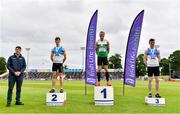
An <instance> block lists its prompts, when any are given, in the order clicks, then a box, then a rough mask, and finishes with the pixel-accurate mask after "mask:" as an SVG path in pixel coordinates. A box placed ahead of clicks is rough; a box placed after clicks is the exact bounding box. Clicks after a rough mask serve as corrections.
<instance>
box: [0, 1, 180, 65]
mask: <svg viewBox="0 0 180 114" xmlns="http://www.w3.org/2000/svg"><path fill="white" fill-rule="evenodd" d="M0 1H1V2H0V56H4V57H6V58H7V57H8V56H9V55H11V54H12V53H13V51H14V47H15V46H16V45H21V46H22V47H23V48H25V47H30V48H31V51H30V68H51V61H50V59H49V58H50V57H49V55H50V50H51V49H52V47H53V46H54V38H55V37H56V36H60V37H61V39H62V45H63V46H64V47H65V49H66V50H67V54H68V59H67V62H66V64H67V65H68V66H69V67H70V68H81V64H82V63H81V61H82V60H81V51H80V47H81V46H85V43H86V34H87V27H88V24H89V21H90V18H91V16H92V14H93V13H94V11H95V10H96V9H98V11H99V13H98V29H97V34H98V32H99V31H100V30H103V31H105V32H106V36H105V37H106V39H108V40H109V41H110V43H111V53H110V55H111V54H114V53H120V54H121V55H122V56H123V63H124V56H125V50H126V44H127V39H128V34H129V29H130V27H131V24H132V22H133V20H134V18H135V16H136V15H137V14H138V13H139V12H140V11H141V10H142V9H144V10H145V15H144V22H143V29H142V35H141V40H140V45H139V53H143V52H144V50H145V49H147V48H148V40H149V38H155V39H156V43H157V44H158V45H160V50H161V55H162V57H168V56H169V54H171V53H172V52H173V51H175V50H177V49H180V34H178V32H179V31H180V15H179V11H180V7H179V6H180V1H179V0H173V1H172V0H151V1H150V0H149V1H148V0H0ZM97 39H98V36H97ZM23 55H24V56H25V57H26V52H25V49H24V50H23Z"/></svg>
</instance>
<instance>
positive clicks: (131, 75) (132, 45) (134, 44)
mask: <svg viewBox="0 0 180 114" xmlns="http://www.w3.org/2000/svg"><path fill="white" fill-rule="evenodd" d="M143 17H144V10H142V11H141V12H140V13H139V14H138V15H137V16H136V18H135V19H134V21H133V24H132V26H131V29H130V32H129V36H128V41H127V47H126V57H125V64H124V81H123V96H124V94H125V85H130V86H133V87H135V85H136V57H137V52H138V46H139V41H140V36H141V28H142V22H143Z"/></svg>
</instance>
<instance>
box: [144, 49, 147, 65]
mask: <svg viewBox="0 0 180 114" xmlns="http://www.w3.org/2000/svg"><path fill="white" fill-rule="evenodd" d="M144 63H145V64H147V50H146V51H145V52H144Z"/></svg>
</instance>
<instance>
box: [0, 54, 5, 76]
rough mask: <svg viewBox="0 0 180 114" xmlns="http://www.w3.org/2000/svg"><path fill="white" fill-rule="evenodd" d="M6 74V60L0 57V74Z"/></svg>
mask: <svg viewBox="0 0 180 114" xmlns="http://www.w3.org/2000/svg"><path fill="white" fill-rule="evenodd" d="M5 72H6V59H5V58H4V57H0V74H3V73H5Z"/></svg>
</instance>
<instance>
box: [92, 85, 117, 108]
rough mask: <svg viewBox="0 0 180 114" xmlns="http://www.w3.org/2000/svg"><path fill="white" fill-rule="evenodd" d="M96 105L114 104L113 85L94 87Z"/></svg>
mask: <svg viewBox="0 0 180 114" xmlns="http://www.w3.org/2000/svg"><path fill="white" fill-rule="evenodd" d="M94 101H95V105H114V92H113V87H112V86H95V87H94Z"/></svg>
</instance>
